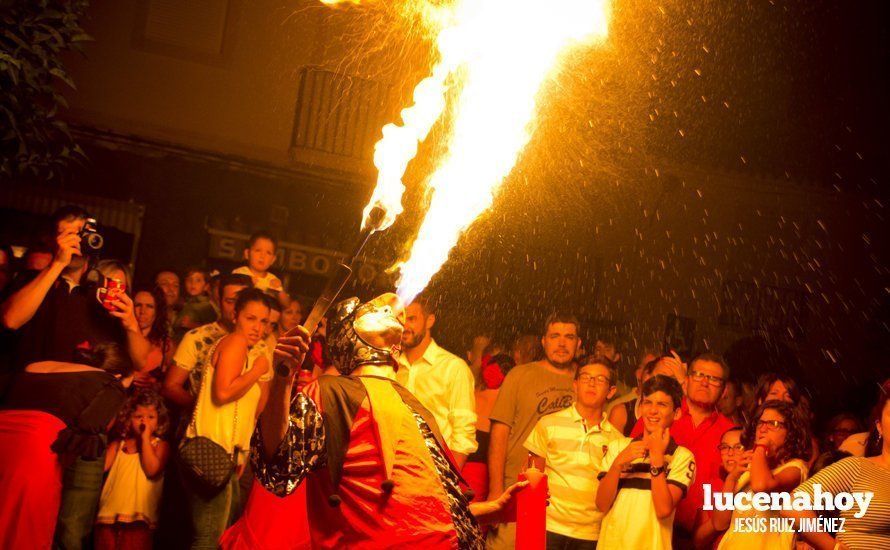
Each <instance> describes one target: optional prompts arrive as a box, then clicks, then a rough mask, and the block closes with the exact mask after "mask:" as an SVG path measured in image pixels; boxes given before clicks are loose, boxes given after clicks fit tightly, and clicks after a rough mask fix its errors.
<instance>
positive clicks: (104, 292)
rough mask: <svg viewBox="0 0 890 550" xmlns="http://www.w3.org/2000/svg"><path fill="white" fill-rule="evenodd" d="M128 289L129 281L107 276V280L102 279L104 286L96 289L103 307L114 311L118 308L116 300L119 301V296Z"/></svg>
mask: <svg viewBox="0 0 890 550" xmlns="http://www.w3.org/2000/svg"><path fill="white" fill-rule="evenodd" d="M126 291H127V283H125V282H123V281H120V280H118V279H112V278H111V277H105V280H103V281H102V286H100V287H99V288H97V289H96V299H97V300H99V303H100V304H102V307H104V308H105V309H107V310H108V311H114V310H115V309H117V308H116V307H115V306H114V302H116V301H117V299H118V296H120V295H121V294H123V293H124V292H126Z"/></svg>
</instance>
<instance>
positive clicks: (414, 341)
mask: <svg viewBox="0 0 890 550" xmlns="http://www.w3.org/2000/svg"><path fill="white" fill-rule="evenodd" d="M413 334H414V335H413V336H407V333H403V334H402V349H413V348H416V347H417V346H419V345H420V343H421V342H422V341H423V339H424V338H426V331H425V330H424V331H422V332H415V333H413Z"/></svg>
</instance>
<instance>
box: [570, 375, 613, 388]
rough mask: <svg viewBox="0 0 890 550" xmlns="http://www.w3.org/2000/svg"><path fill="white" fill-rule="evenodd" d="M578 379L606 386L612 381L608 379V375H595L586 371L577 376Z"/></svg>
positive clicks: (582, 381) (586, 382)
mask: <svg viewBox="0 0 890 550" xmlns="http://www.w3.org/2000/svg"><path fill="white" fill-rule="evenodd" d="M578 381H579V382H581V383H582V384H595V385H598V386H608V385H610V384H611V383H612V381H611V380H609V377H608V376H604V375H602V374H597V375H596V376H592V375H590V374H587V373H584V374H582V375H580V376H578Z"/></svg>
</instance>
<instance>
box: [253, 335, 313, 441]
mask: <svg viewBox="0 0 890 550" xmlns="http://www.w3.org/2000/svg"><path fill="white" fill-rule="evenodd" d="M293 332H294V334H293V335H287V336H282V337H281V338H279V339H278V344H277V345H276V346H275V351H274V352H273V357H274V361H275V372H276V374H275V376H273V377H272V380H271V381H270V382H269V396H268V399H267V401H266V406H265V408H264V410H263V413H262V414H261V415H260V421H259V430H260V433H261V435H262V437H261V439H262V442H263V447H262V449H261V450H262V451H263V454H264V455H265V457H266V458H271V457H272V456H273V455H274V454H275V452H276V450H277V449H278V447H279V446H280V445H281V442H282V441H283V440H284V436H285V434H286V433H287V429H288V415H289V412H290V404H291V388H293V385H294V378H295V377H296V374H297V369H299V368H300V365H301V364H302V362H303V357H305V356H306V352H307V351H309V333H308V332H307V331H306V329H305V328H303V327H296V328H295V329H294V330H293ZM279 371H283V372H287V375H286V376H282V375H281V374H279Z"/></svg>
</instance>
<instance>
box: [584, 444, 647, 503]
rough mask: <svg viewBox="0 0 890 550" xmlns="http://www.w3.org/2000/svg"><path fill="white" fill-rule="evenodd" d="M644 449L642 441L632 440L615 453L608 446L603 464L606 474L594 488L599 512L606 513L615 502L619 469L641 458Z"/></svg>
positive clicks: (619, 475) (619, 474)
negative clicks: (597, 486)
mask: <svg viewBox="0 0 890 550" xmlns="http://www.w3.org/2000/svg"><path fill="white" fill-rule="evenodd" d="M645 451H646V444H645V443H643V442H642V441H633V442H631V443H630V444H629V445H628V446H627V447H625V448H624V449H622V450H621V451H620V452H618V453H617V454H612V453H613V452H614V449H613V448H612V445H610V446H609V451H608V452H607V453H606V458H605V459H603V466H607V467H608V469H607V470H606V474H605V475H604V476H602V477H601V478H600V485H599V488H597V490H596V507H597V509H598V510H599V511H600V512H603V513H606V512H608V511H609V510H610V509H611V508H612V504H614V503H615V497H616V496H618V482H619V481H620V480H621V470H622V469H624V467H625V466H626V465H627V464H630V463H631V461H633V460H636V459H637V458H641V457H642V456H643V454H644V453H645Z"/></svg>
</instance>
